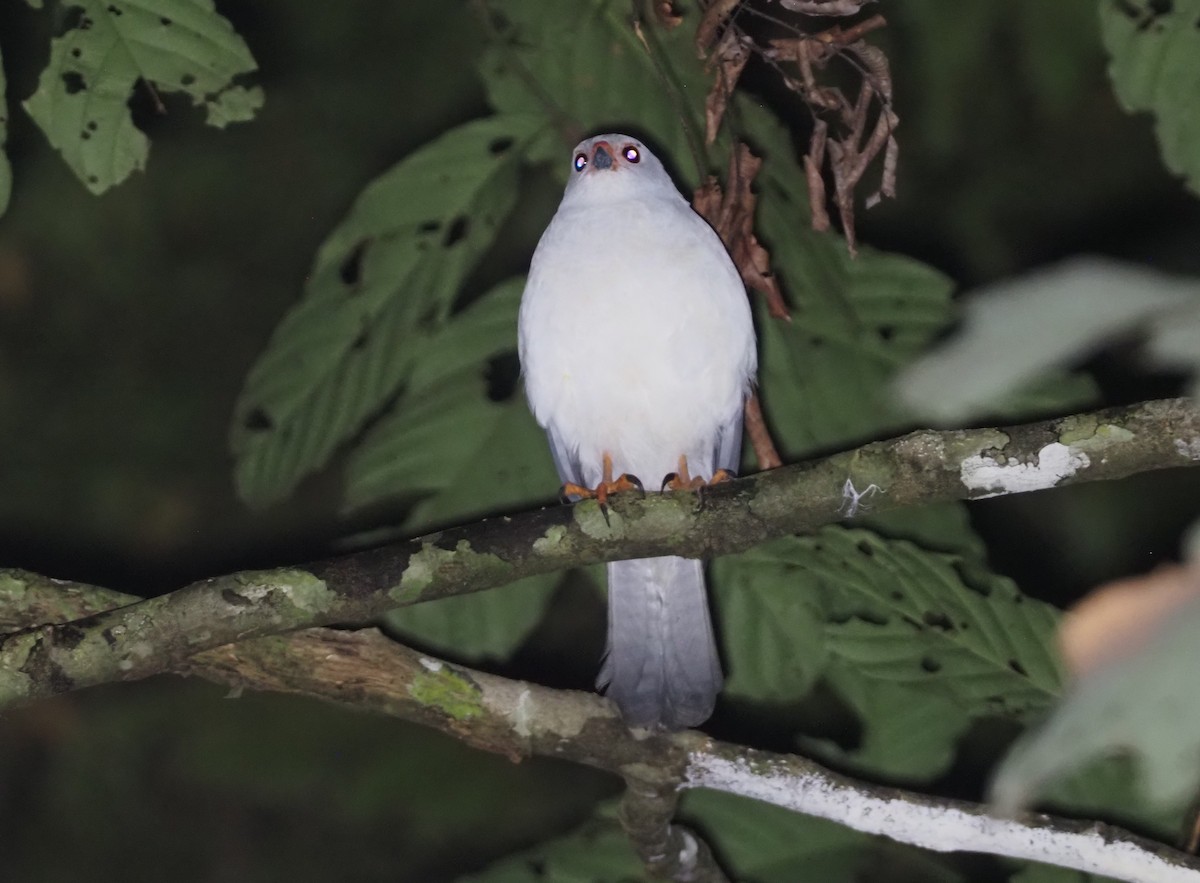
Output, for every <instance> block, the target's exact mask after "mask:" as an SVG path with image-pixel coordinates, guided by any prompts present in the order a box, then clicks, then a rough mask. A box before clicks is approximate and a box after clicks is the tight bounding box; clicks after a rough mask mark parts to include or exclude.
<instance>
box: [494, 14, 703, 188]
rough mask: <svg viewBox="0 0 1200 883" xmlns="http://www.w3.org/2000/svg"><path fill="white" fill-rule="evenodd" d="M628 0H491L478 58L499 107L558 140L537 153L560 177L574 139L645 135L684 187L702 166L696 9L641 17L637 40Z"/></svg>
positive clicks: (695, 179)
mask: <svg viewBox="0 0 1200 883" xmlns="http://www.w3.org/2000/svg"><path fill="white" fill-rule="evenodd" d="M633 12H634V7H633V6H632V5H631V4H630V3H629V2H628V0H579V2H573V3H546V2H545V0H495V2H489V3H488V6H487V14H488V15H490V17H491V18H492V20H493V21H494V23H495V27H496V30H497V32H498V33H497V40H496V41H495V45H494V47H493V48H492V49H491V50H489V51H488V53H487V54H486V55H485V56H484V58H483V61H482V62H481V64H480V71H481V74H482V78H483V82H484V84H485V86H486V87H487V90H488V98H489V100H490V101H491V103H492V106H493V107H495V108H496V109H497V110H499V111H502V112H507V113H532V114H538V115H540V116H541V117H542V118H544V119H545V120H546V122H547V123H548V124H549V125H550V126H552V127H553V131H554V134H555V137H552V138H548V139H546V141H544V142H541V143H540V144H539V149H538V152H537V157H538V158H540V159H545V160H549V161H552V162H557V163H558V164H559V165H560V166H561V169H562V173H563V175H564V177H565V175H566V172H567V168H568V162H569V159H570V155H569V153H568V151H569V150H570V149H571V147H572V146H574V144H575V143H576V142H577V141H579V140H581V139H583V138H585V137H587V136H589V135H594V134H597V133H598V132H611V131H618V132H626V133H628V134H631V135H634V136H637V137H641V138H643V139H644V140H645V141H646V142H647V143H648V144H649V145H650V146H651V147H653V148H654V149H655V152H656V154H657V155H658V157H659V158H660V159H662V160H663V162H664V163H666V164H667V167H668V168H669V169H671V170H672V171H674V172H677V173H678V174H680V175H681V176H682V179H683V180H684V181H686V183H687V184H688V186H691V187H694V186H696V185H697V184H698V183H699V180H700V173H701V172H707V171H708V168H707V166H708V163H707V162H706V161H704V160H703V158H702V157H700V156H697V157H696V160H698V161H699V163H700V166H701V168H700V169H697V162H696V160H693V159H692V157H693V154H699V153H702V152H703V149H704V148H703V144H702V142H703V131H704V96H705V95H706V94H707V93H708V88H709V82H710V79H709V77H708V75H706V74H705V72H704V66H703V63H702V62H701V61H700V59H699V58H697V56H696V50H695V43H694V37H695V29H696V24H697V22H698V20H699V10H698V9H697V8H695V6H693V5H692V4H687V5H686V6H685V7H684V23H683V24H682V25H681V26H680V27H677V28H674V29H672V30H664V29H663V28H662V27H661V26H659V25H658V24H657V23H649V22H648V23H646V24H644V25H643V26H642V33H643V35H644V36H645V38H646V42H645V43H643V42H642V40H640V39H639V38H638V34H637V32H636V31H635V28H634V18H633Z"/></svg>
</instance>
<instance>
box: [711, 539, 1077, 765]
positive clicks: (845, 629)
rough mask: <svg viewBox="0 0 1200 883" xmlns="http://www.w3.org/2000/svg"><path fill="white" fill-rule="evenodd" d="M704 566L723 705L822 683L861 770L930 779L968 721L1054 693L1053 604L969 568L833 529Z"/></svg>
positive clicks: (798, 693) (1043, 702)
mask: <svg viewBox="0 0 1200 883" xmlns="http://www.w3.org/2000/svg"><path fill="white" fill-rule="evenodd" d="M713 570H714V574H715V579H714V580H713V582H714V589H715V593H716V597H717V607H718V609H719V611H720V614H721V625H722V633H723V635H724V644H725V648H726V659H727V660H728V668H729V672H730V675H729V679H728V681H727V684H726V695H727V696H729V697H730V698H735V699H736V698H744V699H750V700H753V701H763V702H772V703H786V702H797V701H799V700H800V699H802V698H804V697H805V696H806V695H807V694H808V692H809V690H810V689H811V687H812V685H813V684H814V683H815V682H816V681H817V680H818V679H822V680H824V681H825V682H826V683H827V684H829V685H830V686H831V687H832V688H833V690H834V691H835V692H836V694H837V695H838V696H839V697H840V698H841V700H842V701H843V702H845V703H846V705H847V706H848V707H849V708H850V709H851V710H852V711H854V712H855V713H856V714H857V715H858V717H859V719H860V721H861V722H862V725H863V728H864V734H863V739H862V743H861V745H860V746H859V747H858V748H857V749H856V750H854V751H852V752H849V753H847V754H846V755H844V758H845V760H848V761H849V762H851V763H852V764H854V765H856V766H858V767H860V768H861V769H864V770H867V771H871V772H874V773H877V774H887V775H894V776H906V777H927V776H932V775H934V774H936V773H937V772H939V771H941V770H943V769H944V768H945V767H946V765H947V764H948V763H949V762H950V760H951V758H952V757H953V752H954V746H955V742H956V740H957V739H958V737H959V736H961V735H962V733H963V731H964V730H965V729H966V727H967V726H968V725H969V723H970V722H971V721H972V720H976V719H979V718H983V717H987V716H993V715H995V716H1006V717H1016V718H1025V717H1027V716H1028V715H1029V714H1030V713H1031V712H1036V711H1040V710H1042V709H1044V708H1046V707H1047V706H1048V705H1049V703H1050V702H1051V701H1052V700H1053V699H1054V698H1055V697H1056V696H1057V695H1058V692H1059V689H1060V686H1059V685H1060V682H1061V675H1060V672H1059V668H1058V664H1057V661H1056V659H1055V657H1054V654H1053V653H1052V651H1051V649H1050V648H1051V646H1052V636H1053V631H1054V625H1055V612H1054V610H1053V608H1051V607H1050V606H1048V605H1046V604H1043V603H1041V602H1039V601H1035V600H1033V599H1030V598H1027V597H1025V596H1023V595H1021V594H1020V592H1019V591H1018V590H1017V589H1016V587H1015V586H1014V585H1013V584H1012V582H1011V581H1009V580H1007V579H1005V578H1003V577H999V576H996V575H994V574H990V573H987V572H986V571H985V570H984V569H983V568H982V567H981V566H980V565H979V564H978V563H977V562H976V561H974V560H973V559H972V558H964V557H963V556H961V555H954V554H944V553H935V552H930V551H927V550H924V549H921V548H919V547H917V546H915V545H913V544H912V543H909V542H906V541H901V540H886V539H883V538H881V537H879V536H877V535H875V534H873V533H870V532H868V531H863V530H845V529H842V528H836V527H830V528H826V529H824V530H822V531H820V532H819V533H818V534H816V535H815V536H813V537H808V538H789V539H785V540H780V541H777V542H774V543H770V544H768V545H766V546H763V547H760V548H758V549H755V550H753V551H751V552H748V553H745V554H743V555H739V556H735V557H730V558H723V559H720V560H718V561H717V562H716V563H715V564H714V565H713ZM826 753H828V752H826Z"/></svg>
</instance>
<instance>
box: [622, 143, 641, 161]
mask: <svg viewBox="0 0 1200 883" xmlns="http://www.w3.org/2000/svg"><path fill="white" fill-rule="evenodd" d="M621 152H622V153H623V154H624V155H625V162H638V161H639V160H641V158H642V155H641V154H640V153H638V149H637V148H636V147H634V146H633V145H632V144H626V145H625V149H624V150H623V151H621Z"/></svg>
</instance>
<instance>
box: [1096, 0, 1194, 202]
mask: <svg viewBox="0 0 1200 883" xmlns="http://www.w3.org/2000/svg"><path fill="white" fill-rule="evenodd" d="M1197 21H1200V0H1174V2H1172V3H1156V2H1154V0H1102V2H1101V4H1100V26H1101V30H1102V32H1103V35H1104V45H1105V46H1106V47H1107V48H1108V51H1109V54H1110V55H1111V57H1112V62H1111V64H1110V65H1109V68H1108V72H1109V76H1111V77H1112V81H1113V87H1114V89H1115V90H1116V93H1117V97H1118V98H1119V99H1120V100H1121V103H1122V104H1124V105H1125V107H1126V108H1127V109H1128V110H1131V111H1138V110H1145V111H1150V112H1152V113H1153V114H1154V119H1155V132H1156V134H1157V135H1158V142H1159V145H1160V146H1161V147H1162V152H1163V160H1164V162H1165V163H1166V165H1167V168H1168V169H1170V170H1171V171H1172V172H1174V173H1175V174H1176V175H1182V176H1183V178H1184V180H1185V181H1186V182H1187V185H1188V187H1189V188H1190V189H1191V190H1192V191H1193V192H1195V193H1198V194H1200V104H1198V103H1197V101H1196V96H1197V95H1200V28H1198V27H1197V26H1196V22H1197Z"/></svg>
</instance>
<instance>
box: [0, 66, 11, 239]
mask: <svg viewBox="0 0 1200 883" xmlns="http://www.w3.org/2000/svg"><path fill="white" fill-rule="evenodd" d="M7 140H8V84H7V83H6V82H5V80H4V57H3V56H2V55H0V216H3V214H4V213H5V212H6V211H8V200H9V198H10V197H11V196H12V166H11V165H9V162H8V154H7V153H5V152H4V144H5V142H6V141H7Z"/></svg>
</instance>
